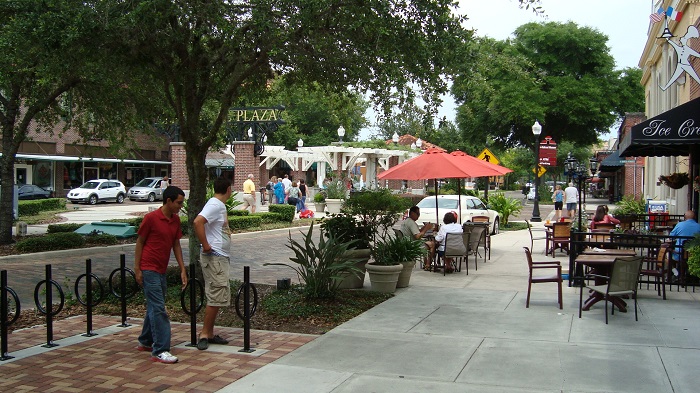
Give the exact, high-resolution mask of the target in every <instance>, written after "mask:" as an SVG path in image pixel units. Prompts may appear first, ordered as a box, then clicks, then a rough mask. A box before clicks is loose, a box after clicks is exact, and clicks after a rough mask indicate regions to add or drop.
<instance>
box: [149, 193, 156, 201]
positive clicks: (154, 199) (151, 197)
mask: <svg viewBox="0 0 700 393" xmlns="http://www.w3.org/2000/svg"><path fill="white" fill-rule="evenodd" d="M148 201H149V202H155V201H156V194H154V193H150V194H148Z"/></svg>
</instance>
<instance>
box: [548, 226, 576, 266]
mask: <svg viewBox="0 0 700 393" xmlns="http://www.w3.org/2000/svg"><path fill="white" fill-rule="evenodd" d="M570 242H571V223H568V222H555V223H553V224H552V234H551V238H550V239H549V242H548V243H549V244H551V246H552V248H550V250H549V251H550V252H551V253H552V257H553V258H554V257H556V254H555V251H556V249H557V248H559V249H560V250H562V251H564V249H566V253H567V254H568V253H569V243H570Z"/></svg>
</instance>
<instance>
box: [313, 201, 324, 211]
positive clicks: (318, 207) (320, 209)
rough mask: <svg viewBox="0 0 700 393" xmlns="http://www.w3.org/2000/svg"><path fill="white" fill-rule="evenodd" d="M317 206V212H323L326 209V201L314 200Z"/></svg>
mask: <svg viewBox="0 0 700 393" xmlns="http://www.w3.org/2000/svg"><path fill="white" fill-rule="evenodd" d="M314 205H315V206H316V213H323V212H325V211H326V202H314Z"/></svg>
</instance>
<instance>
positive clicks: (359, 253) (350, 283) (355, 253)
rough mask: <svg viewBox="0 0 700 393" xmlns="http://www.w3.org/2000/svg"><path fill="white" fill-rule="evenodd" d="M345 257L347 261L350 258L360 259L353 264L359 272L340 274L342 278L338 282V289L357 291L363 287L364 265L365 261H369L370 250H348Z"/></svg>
mask: <svg viewBox="0 0 700 393" xmlns="http://www.w3.org/2000/svg"><path fill="white" fill-rule="evenodd" d="M344 256H345V257H347V258H348V259H350V258H352V259H355V258H361V259H360V260H359V261H357V263H355V267H356V268H358V269H360V270H361V273H360V272H357V273H340V276H341V277H342V281H341V282H340V284H339V286H338V288H340V289H359V288H362V287H363V286H364V285H365V271H366V269H365V265H366V264H367V261H369V257H370V250H369V249H363V250H348V251H346V252H345V254H344Z"/></svg>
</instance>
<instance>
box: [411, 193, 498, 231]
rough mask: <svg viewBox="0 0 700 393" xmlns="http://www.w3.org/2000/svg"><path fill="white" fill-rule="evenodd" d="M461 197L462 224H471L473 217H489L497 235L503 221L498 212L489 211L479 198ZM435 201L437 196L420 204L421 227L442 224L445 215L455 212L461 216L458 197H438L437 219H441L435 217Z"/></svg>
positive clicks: (419, 220)
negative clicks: (427, 223) (424, 224)
mask: <svg viewBox="0 0 700 393" xmlns="http://www.w3.org/2000/svg"><path fill="white" fill-rule="evenodd" d="M460 196H461V206H462V209H461V210H462V216H461V217H462V224H463V223H465V222H471V221H472V217H474V216H487V217H488V218H489V223H490V227H491V233H492V234H494V235H495V234H497V233H498V232H499V229H500V221H501V219H500V217H499V216H498V212H497V211H495V210H490V209H487V208H486V205H485V204H484V202H482V201H481V199H479V198H477V197H473V196H467V195H460ZM435 201H436V198H435V196H428V197H425V198H423V199H422V200H421V201H420V202H418V205H417V206H418V207H419V208H420V218H419V219H418V225H419V226H420V225H423V223H426V222H432V223H436V222H437V223H440V224H442V218H443V217H444V216H445V213H447V212H450V211H453V210H454V211H455V212H457V214H459V203H460V199H459V198H458V195H438V197H437V204H438V208H437V217H439V218H436V217H435V214H436V209H435Z"/></svg>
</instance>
